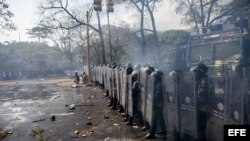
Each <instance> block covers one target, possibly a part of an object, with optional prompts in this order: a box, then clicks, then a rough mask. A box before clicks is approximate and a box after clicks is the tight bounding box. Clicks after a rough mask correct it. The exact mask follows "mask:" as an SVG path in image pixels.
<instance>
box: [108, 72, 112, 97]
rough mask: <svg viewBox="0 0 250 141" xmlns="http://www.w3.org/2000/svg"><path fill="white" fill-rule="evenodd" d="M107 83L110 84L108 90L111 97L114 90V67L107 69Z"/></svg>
mask: <svg viewBox="0 0 250 141" xmlns="http://www.w3.org/2000/svg"><path fill="white" fill-rule="evenodd" d="M107 85H108V87H107V88H108V91H109V97H111V98H113V93H112V92H113V91H112V69H111V68H108V69H107Z"/></svg>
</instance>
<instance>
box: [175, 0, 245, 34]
mask: <svg viewBox="0 0 250 141" xmlns="http://www.w3.org/2000/svg"><path fill="white" fill-rule="evenodd" d="M243 1H247V0H243ZM243 1H242V0H233V1H232V2H229V3H228V2H227V3H222V1H219V0H175V2H176V3H177V7H176V12H177V13H178V14H182V15H184V16H185V17H184V18H183V22H184V23H185V24H188V25H189V24H194V26H195V29H196V32H197V34H201V33H206V32H207V29H208V28H209V27H210V26H211V25H212V24H213V23H214V22H215V21H218V20H221V19H223V18H225V17H226V16H229V15H232V14H233V13H235V12H236V11H238V10H239V9H241V6H239V5H242V3H245V2H243Z"/></svg>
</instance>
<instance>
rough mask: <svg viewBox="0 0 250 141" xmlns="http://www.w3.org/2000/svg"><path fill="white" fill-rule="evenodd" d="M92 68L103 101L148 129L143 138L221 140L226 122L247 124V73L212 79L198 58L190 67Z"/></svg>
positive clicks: (130, 123)
mask: <svg viewBox="0 0 250 141" xmlns="http://www.w3.org/2000/svg"><path fill="white" fill-rule="evenodd" d="M246 69H249V68H246ZM91 71H92V80H93V81H94V82H95V84H96V85H99V86H101V87H102V88H103V89H105V90H106V94H105V96H106V97H107V98H108V99H109V102H108V106H110V108H111V109H117V110H118V112H122V113H124V114H123V115H124V117H125V119H124V121H127V124H128V125H133V123H135V122H136V123H137V124H138V125H140V126H141V127H142V130H148V131H149V133H148V134H147V135H146V136H145V138H146V139H152V138H156V136H159V137H162V138H166V137H167V138H168V140H185V141H187V140H200V141H206V140H208V141H222V140H223V127H224V125H225V124H234V125H239V124H248V123H249V103H250V102H249V97H250V96H249V95H250V93H249V90H248V89H249V79H248V78H249V77H248V78H247V77H246V78H244V79H243V78H240V77H238V76H237V75H225V76H223V77H220V78H211V77H210V76H209V75H208V73H207V72H208V71H209V68H208V67H207V66H206V65H204V64H202V63H200V64H198V65H197V66H196V67H194V68H192V69H190V71H189V72H183V71H173V72H170V73H164V72H161V71H159V70H157V69H155V68H153V67H150V66H143V67H140V66H139V65H137V66H135V67H132V65H130V64H129V65H127V66H119V65H116V64H115V63H113V64H110V65H99V66H95V67H92V70H91ZM157 129H159V130H160V131H159V132H157V131H156V130H157ZM158 133H159V134H158ZM155 135H156V136H155Z"/></svg>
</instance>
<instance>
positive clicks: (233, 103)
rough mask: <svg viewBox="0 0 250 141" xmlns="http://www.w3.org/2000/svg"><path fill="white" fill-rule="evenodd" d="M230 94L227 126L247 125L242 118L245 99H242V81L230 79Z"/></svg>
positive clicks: (236, 78)
mask: <svg viewBox="0 0 250 141" xmlns="http://www.w3.org/2000/svg"><path fill="white" fill-rule="evenodd" d="M230 79H231V81H230V82H231V83H230V87H229V88H230V93H229V95H230V96H229V102H228V106H227V107H228V121H229V124H236V125H238V124H247V123H246V120H245V118H244V113H245V108H244V106H245V105H244V104H245V102H246V101H245V99H244V87H243V86H244V85H243V84H244V81H243V79H241V78H239V77H233V76H232V77H230Z"/></svg>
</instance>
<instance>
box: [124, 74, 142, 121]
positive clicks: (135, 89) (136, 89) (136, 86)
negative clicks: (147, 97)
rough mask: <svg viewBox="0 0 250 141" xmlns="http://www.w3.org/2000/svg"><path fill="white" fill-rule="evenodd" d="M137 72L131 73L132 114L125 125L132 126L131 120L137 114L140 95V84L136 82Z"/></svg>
mask: <svg viewBox="0 0 250 141" xmlns="http://www.w3.org/2000/svg"><path fill="white" fill-rule="evenodd" d="M138 73H139V72H138V71H133V73H132V108H133V112H132V115H131V116H129V120H128V122H127V125H133V118H134V117H135V115H136V114H138V100H139V94H140V84H139V80H138V77H139V76H138Z"/></svg>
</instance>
